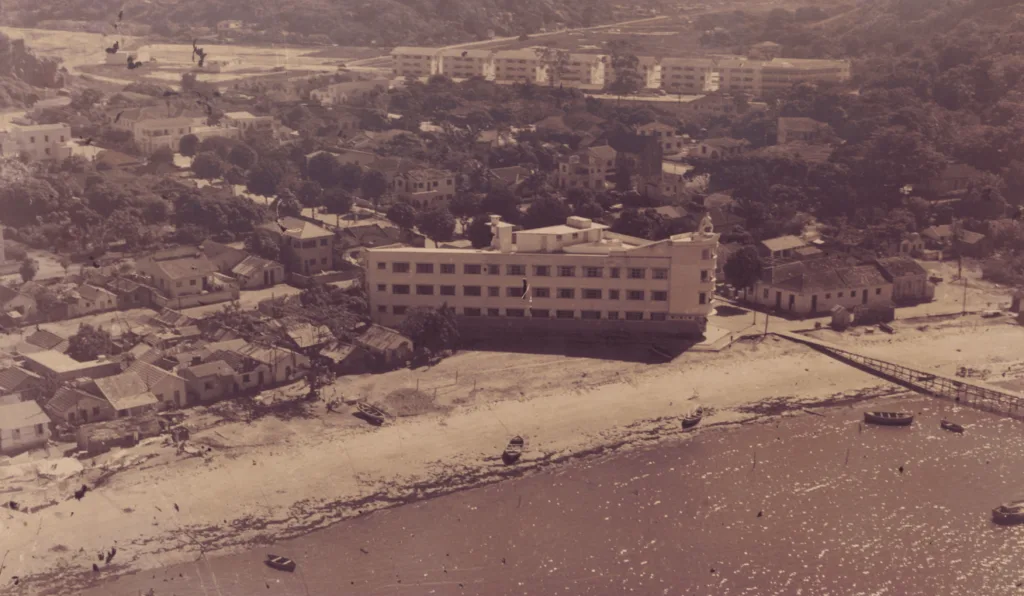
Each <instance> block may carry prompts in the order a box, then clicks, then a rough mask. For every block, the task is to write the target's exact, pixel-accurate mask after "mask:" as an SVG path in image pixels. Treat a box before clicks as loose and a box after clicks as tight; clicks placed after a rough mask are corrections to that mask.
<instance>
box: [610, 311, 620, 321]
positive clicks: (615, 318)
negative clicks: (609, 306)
mask: <svg viewBox="0 0 1024 596" xmlns="http://www.w3.org/2000/svg"><path fill="white" fill-rule="evenodd" d="M608 320H609V321H618V320H619V313H618V312H616V311H613V310H612V311H608Z"/></svg>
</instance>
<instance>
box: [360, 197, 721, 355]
mask: <svg viewBox="0 0 1024 596" xmlns="http://www.w3.org/2000/svg"><path fill="white" fill-rule="evenodd" d="M491 227H492V231H493V234H494V240H493V242H492V245H491V247H490V248H488V249H479V250H477V249H417V248H408V247H393V248H375V249H369V250H367V251H366V255H367V269H366V278H367V289H368V293H369V297H370V307H371V316H372V318H373V320H374V322H376V323H378V324H381V325H385V326H389V327H394V326H396V325H398V324H400V323H401V321H402V320H403V318H404V317H405V315H406V313H407V312H408V309H410V308H414V307H417V306H424V307H438V306H441V305H442V304H447V305H448V306H450V307H452V308H454V309H455V314H456V316H457V317H458V319H459V322H460V325H461V326H462V327H463V328H464V329H465V330H466V331H467V332H468V333H470V334H473V333H475V332H485V333H486V332H489V331H495V330H504V331H508V332H511V333H515V332H517V331H521V330H524V331H531V332H542V331H546V332H558V331H565V332H580V331H590V332H592V331H596V332H607V333H627V334H629V333H634V332H636V333H667V334H670V335H683V334H688V335H699V334H701V333H702V332H703V330H704V326H705V323H706V320H707V316H708V315H709V314H710V313H711V309H712V306H711V299H712V296H713V293H714V288H715V269H716V264H715V259H716V247H717V244H718V234H715V233H714V230H713V228H712V226H711V222H710V220H709V219H707V218H705V220H704V221H702V222H701V226H700V231H698V232H695V233H692V234H679V235H676V236H673V237H672V238H669V239H667V240H662V241H657V242H647V241H641V240H638V239H629V238H626V239H623V238H622V237H619V236H617V235H615V234H611V233H609V232H608V228H607V226H604V225H601V224H595V223H593V222H592V221H591V220H589V219H585V218H582V217H570V218H569V219H568V220H567V222H566V224H565V225H558V226H551V227H548V228H540V229H535V230H521V231H514V229H513V226H512V225H511V224H508V223H505V222H502V221H501V220H500V217H498V216H495V215H492V216H491ZM524 286H525V288H524Z"/></svg>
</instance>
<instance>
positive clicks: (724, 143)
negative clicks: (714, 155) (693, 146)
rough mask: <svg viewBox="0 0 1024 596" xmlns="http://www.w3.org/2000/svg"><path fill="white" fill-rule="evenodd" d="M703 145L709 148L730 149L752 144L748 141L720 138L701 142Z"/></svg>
mask: <svg viewBox="0 0 1024 596" xmlns="http://www.w3.org/2000/svg"><path fill="white" fill-rule="evenodd" d="M701 143H702V144H704V145H708V146H709V147H718V148H719V149H730V148H733V147H743V146H745V145H749V144H750V143H749V142H748V141H747V140H746V139H733V138H729V137H719V138H716V139H704V140H703V141H701Z"/></svg>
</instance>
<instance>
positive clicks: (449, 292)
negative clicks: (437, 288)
mask: <svg viewBox="0 0 1024 596" xmlns="http://www.w3.org/2000/svg"><path fill="white" fill-rule="evenodd" d="M441 295H442V296H454V295H455V286H441Z"/></svg>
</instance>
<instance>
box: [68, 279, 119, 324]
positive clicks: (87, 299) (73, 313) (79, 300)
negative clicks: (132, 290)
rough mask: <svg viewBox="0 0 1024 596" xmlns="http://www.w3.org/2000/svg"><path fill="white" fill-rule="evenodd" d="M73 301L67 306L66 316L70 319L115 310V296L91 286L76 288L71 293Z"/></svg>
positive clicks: (84, 285)
mask: <svg viewBox="0 0 1024 596" xmlns="http://www.w3.org/2000/svg"><path fill="white" fill-rule="evenodd" d="M73 299H74V301H73V302H71V303H69V304H68V315H69V316H70V317H71V318H74V317H84V316H85V315H91V314H94V313H98V312H106V311H108V310H117V295H116V294H114V293H113V292H111V291H109V290H106V289H104V288H101V287H99V286H94V285H92V284H82V285H80V286H78V289H77V290H75V291H74V292H73Z"/></svg>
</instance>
